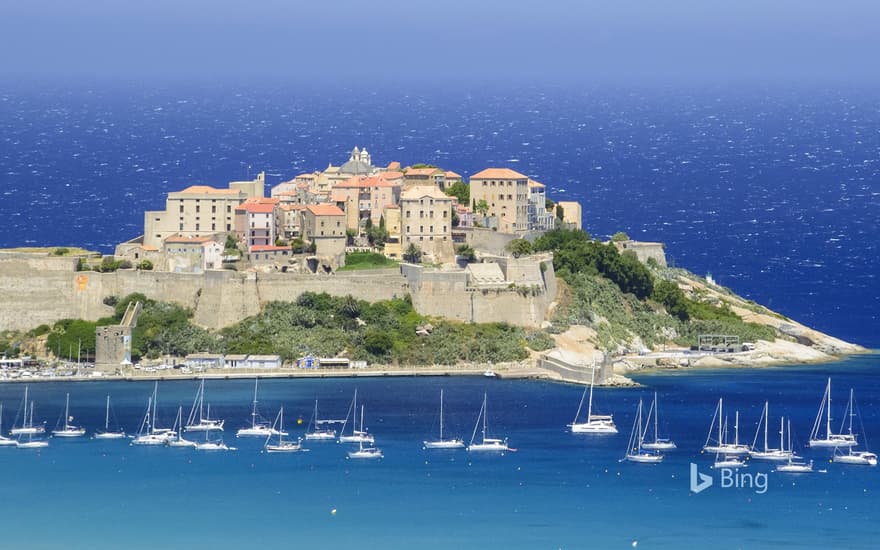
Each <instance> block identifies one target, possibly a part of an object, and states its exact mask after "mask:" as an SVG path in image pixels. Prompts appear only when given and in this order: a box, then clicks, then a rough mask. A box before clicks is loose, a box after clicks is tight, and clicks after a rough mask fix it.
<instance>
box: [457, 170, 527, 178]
mask: <svg viewBox="0 0 880 550" xmlns="http://www.w3.org/2000/svg"><path fill="white" fill-rule="evenodd" d="M526 178H528V176H524V175H523V174H520V173H519V172H517V171H516V170H511V169H510V168H486V169H485V170H483V171H482V172H477V173H476V174H474V175H473V176H471V179H472V180H473V179H478V180H524V179H526Z"/></svg>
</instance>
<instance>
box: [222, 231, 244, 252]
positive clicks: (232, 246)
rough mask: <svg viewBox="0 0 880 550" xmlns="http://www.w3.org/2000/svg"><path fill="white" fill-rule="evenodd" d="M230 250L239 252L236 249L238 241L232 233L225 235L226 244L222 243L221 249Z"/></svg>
mask: <svg viewBox="0 0 880 550" xmlns="http://www.w3.org/2000/svg"><path fill="white" fill-rule="evenodd" d="M232 250H234V251H236V252H240V250H239V249H238V241H237V240H236V239H235V237H233V236H232V235H226V244H225V245H223V251H224V252H227V251H232Z"/></svg>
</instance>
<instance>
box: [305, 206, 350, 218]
mask: <svg viewBox="0 0 880 550" xmlns="http://www.w3.org/2000/svg"><path fill="white" fill-rule="evenodd" d="M306 210H308V211H309V212H311V213H312V214H314V215H315V216H344V215H345V212H343V211H342V210H341V209H340V208H339V207H338V206H336V205H335V204H310V205H308V206H306Z"/></svg>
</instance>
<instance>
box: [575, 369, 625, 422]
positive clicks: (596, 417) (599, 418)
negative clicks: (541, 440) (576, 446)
mask: <svg viewBox="0 0 880 550" xmlns="http://www.w3.org/2000/svg"><path fill="white" fill-rule="evenodd" d="M595 381H596V365H593V368H592V369H591V371H590V387H589V392H590V399H589V402H588V404H587V418H586V419H585V420H584V421H583V422H578V417H580V415H581V409H582V408H583V406H584V398H586V396H587V391H588V390H587V388H584V393H583V395H581V402H580V404H579V405H578V408H577V412H575V413H574V420H573V421H572V423H571V424H569V425H568V427H569V429H571V433H574V434H594V435H614V434H616V433H617V426H616V425H615V424H614V418H613V416H612V415H610V414H593V386H594V383H595Z"/></svg>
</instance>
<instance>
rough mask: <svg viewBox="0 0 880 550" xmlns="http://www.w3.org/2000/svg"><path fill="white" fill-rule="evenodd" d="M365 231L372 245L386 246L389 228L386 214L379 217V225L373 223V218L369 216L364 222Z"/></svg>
mask: <svg viewBox="0 0 880 550" xmlns="http://www.w3.org/2000/svg"><path fill="white" fill-rule="evenodd" d="M364 232H365V233H366V235H367V240H368V241H369V242H370V244H371V245H373V246H378V247H382V246H385V242H386V241H388V230H387V229H385V216H382V217H380V218H379V226H378V227H376V226H374V225H373V220H371V219H370V218H367V221H366V223H365V224H364Z"/></svg>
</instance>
